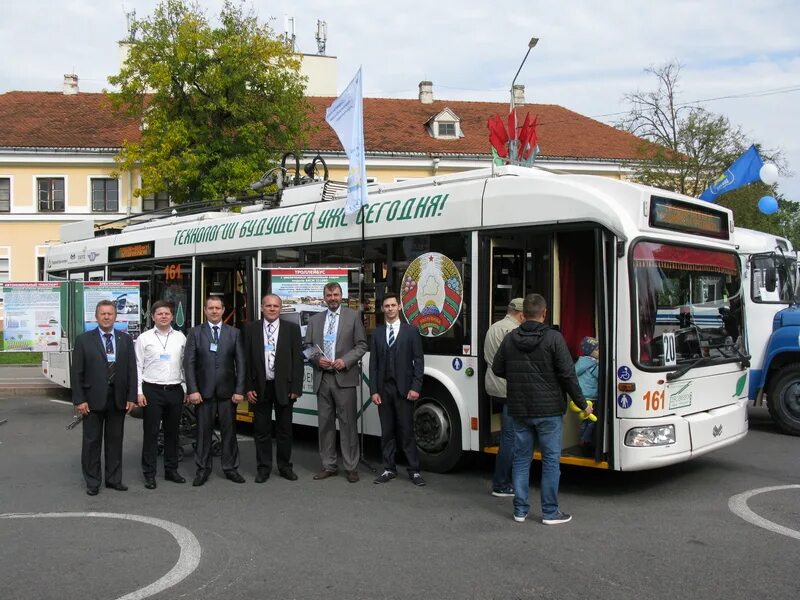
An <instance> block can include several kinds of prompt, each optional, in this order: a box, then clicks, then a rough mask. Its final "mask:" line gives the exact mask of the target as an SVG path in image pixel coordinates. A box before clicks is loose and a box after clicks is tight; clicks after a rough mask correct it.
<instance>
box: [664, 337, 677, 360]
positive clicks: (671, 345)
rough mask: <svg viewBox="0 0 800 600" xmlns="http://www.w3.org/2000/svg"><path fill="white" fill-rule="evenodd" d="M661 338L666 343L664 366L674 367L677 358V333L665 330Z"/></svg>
mask: <svg viewBox="0 0 800 600" xmlns="http://www.w3.org/2000/svg"><path fill="white" fill-rule="evenodd" d="M661 339H662V341H663V344H664V366H665V367H674V366H675V364H676V358H677V357H676V355H675V334H674V333H673V332H672V331H665V332H664V334H663V335H662V336H661Z"/></svg>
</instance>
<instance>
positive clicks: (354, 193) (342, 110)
mask: <svg viewBox="0 0 800 600" xmlns="http://www.w3.org/2000/svg"><path fill="white" fill-rule="evenodd" d="M325 121H327V123H328V125H330V126H331V128H332V129H333V130H334V131H335V132H336V135H337V137H338V138H339V141H340V142H341V143H342V146H343V147H344V152H345V154H347V159H348V161H349V162H350V168H349V170H348V174H347V204H345V207H344V212H345V214H348V215H352V214H353V213H354V212H358V209H359V208H360V207H361V206H364V205H366V204H367V166H366V159H365V157H364V100H363V98H362V94H361V68H359V69H358V73H356V76H355V77H353V80H352V81H351V82H350V84H349V85H348V86H347V88H346V89H345V90H344V91H343V92H342V95H341V96H339V97H338V98H337V99H336V100H334V101H333V104H331V105H330V106H329V107H328V110H326V111H325Z"/></svg>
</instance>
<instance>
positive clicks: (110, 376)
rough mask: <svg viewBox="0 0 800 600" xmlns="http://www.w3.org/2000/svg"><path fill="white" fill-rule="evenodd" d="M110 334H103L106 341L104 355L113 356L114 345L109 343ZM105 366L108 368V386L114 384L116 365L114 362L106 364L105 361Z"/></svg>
mask: <svg viewBox="0 0 800 600" xmlns="http://www.w3.org/2000/svg"><path fill="white" fill-rule="evenodd" d="M112 335H113V334H111V333H104V334H103V337H104V338H105V340H106V354H114V344H112V343H111V336H112ZM106 366H107V367H108V383H109V385H110V384H112V383H114V373H116V368H117V365H116V363H115V362H108V361H106Z"/></svg>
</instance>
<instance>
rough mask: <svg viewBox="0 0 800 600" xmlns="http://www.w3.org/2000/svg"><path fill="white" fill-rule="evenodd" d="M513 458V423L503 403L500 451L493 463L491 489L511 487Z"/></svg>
mask: <svg viewBox="0 0 800 600" xmlns="http://www.w3.org/2000/svg"><path fill="white" fill-rule="evenodd" d="M513 458H514V421H513V420H512V419H511V417H510V416H509V415H508V407H507V406H506V405H505V403H503V412H502V413H501V417H500V449H499V450H498V452H497V459H496V460H495V463H494V476H493V477H492V489H495V490H499V489H502V488H505V487H511V461H512V459H513Z"/></svg>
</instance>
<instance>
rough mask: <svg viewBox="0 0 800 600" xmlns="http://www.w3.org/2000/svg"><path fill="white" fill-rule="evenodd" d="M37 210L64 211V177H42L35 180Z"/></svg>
mask: <svg viewBox="0 0 800 600" xmlns="http://www.w3.org/2000/svg"><path fill="white" fill-rule="evenodd" d="M36 185H37V188H38V192H39V212H64V178H63V177H42V178H39V179H37V180H36Z"/></svg>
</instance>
